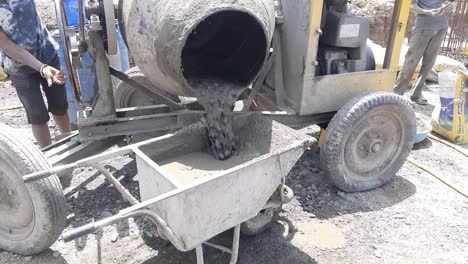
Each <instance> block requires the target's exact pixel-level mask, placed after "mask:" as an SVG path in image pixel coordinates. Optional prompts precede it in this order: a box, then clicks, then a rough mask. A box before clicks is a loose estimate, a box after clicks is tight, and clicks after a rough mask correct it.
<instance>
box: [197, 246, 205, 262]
mask: <svg viewBox="0 0 468 264" xmlns="http://www.w3.org/2000/svg"><path fill="white" fill-rule="evenodd" d="M196 252H197V264H204V263H205V261H204V260H203V245H199V246H198V247H197V248H196Z"/></svg>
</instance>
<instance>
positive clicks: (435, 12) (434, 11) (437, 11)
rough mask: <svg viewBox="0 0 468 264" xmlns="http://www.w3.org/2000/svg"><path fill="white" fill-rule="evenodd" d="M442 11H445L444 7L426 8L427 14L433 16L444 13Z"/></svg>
mask: <svg viewBox="0 0 468 264" xmlns="http://www.w3.org/2000/svg"><path fill="white" fill-rule="evenodd" d="M442 13H443V9H442V8H436V9H430V10H426V15H429V16H433V17H436V16H440V15H442Z"/></svg>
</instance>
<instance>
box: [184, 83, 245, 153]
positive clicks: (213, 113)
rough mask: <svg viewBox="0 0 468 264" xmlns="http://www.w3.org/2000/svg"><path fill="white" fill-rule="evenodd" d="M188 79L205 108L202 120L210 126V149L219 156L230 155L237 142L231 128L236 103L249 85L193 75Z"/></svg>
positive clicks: (208, 127)
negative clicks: (199, 77)
mask: <svg viewBox="0 0 468 264" xmlns="http://www.w3.org/2000/svg"><path fill="white" fill-rule="evenodd" d="M188 83H189V85H190V86H191V88H192V89H193V91H194V93H195V95H196V97H197V99H198V102H199V103H200V104H201V105H202V106H203V107H204V108H205V111H206V114H205V117H204V118H203V119H202V122H203V124H204V125H205V126H206V127H207V129H208V143H209V148H210V150H211V152H212V153H213V155H215V157H216V158H217V159H219V160H226V159H229V158H230V157H231V156H232V155H233V154H234V152H235V151H236V146H237V145H238V142H237V139H236V135H234V132H233V130H232V119H233V111H234V105H235V103H236V101H237V99H238V98H239V96H240V95H241V93H242V92H243V91H244V90H245V89H246V87H245V86H242V85H240V84H234V83H229V82H225V81H221V80H213V79H211V80H210V79H193V80H189V81H188Z"/></svg>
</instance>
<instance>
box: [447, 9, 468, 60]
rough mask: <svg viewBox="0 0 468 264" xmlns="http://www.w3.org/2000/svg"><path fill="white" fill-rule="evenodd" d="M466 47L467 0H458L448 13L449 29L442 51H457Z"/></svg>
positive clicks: (467, 38)
mask: <svg viewBox="0 0 468 264" xmlns="http://www.w3.org/2000/svg"><path fill="white" fill-rule="evenodd" d="M467 47H468V0H458V1H457V5H456V7H455V9H454V10H453V11H452V13H451V14H450V22H449V30H448V32H447V36H446V37H445V41H444V44H443V45H442V48H441V49H442V52H445V53H457V52H460V51H462V50H463V49H466V48H467Z"/></svg>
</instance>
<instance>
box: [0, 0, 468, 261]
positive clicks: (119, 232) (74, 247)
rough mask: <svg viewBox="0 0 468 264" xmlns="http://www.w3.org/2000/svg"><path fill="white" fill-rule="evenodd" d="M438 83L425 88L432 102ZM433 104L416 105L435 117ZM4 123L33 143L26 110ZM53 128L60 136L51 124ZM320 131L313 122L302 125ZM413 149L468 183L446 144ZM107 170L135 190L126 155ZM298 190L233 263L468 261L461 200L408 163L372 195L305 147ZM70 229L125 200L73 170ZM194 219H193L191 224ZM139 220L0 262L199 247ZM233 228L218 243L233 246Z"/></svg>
mask: <svg viewBox="0 0 468 264" xmlns="http://www.w3.org/2000/svg"><path fill="white" fill-rule="evenodd" d="M36 2H37V3H38V9H39V11H40V12H42V13H43V14H45V15H44V16H45V20H46V24H47V25H48V27H49V28H53V27H54V19H55V17H54V16H55V14H54V12H53V9H51V8H50V4H49V5H47V2H49V3H50V1H48V0H37V1H36ZM436 91H437V86H429V90H427V91H426V92H425V94H426V95H427V97H429V99H430V102H431V104H434V103H435V102H436V100H437V98H436V96H435V95H434V92H436ZM18 103H19V101H18V99H17V97H16V93H15V91H14V89H13V88H12V87H11V85H10V83H9V82H4V83H0V108H2V107H5V106H12V105H16V104H18ZM432 108H433V107H432V106H429V107H418V109H416V110H417V111H418V112H422V113H425V114H427V115H430V114H431V111H432ZM0 122H1V123H5V124H7V125H10V126H12V127H14V128H16V129H18V131H19V133H20V134H21V135H23V136H25V137H27V138H28V139H30V140H33V137H32V134H31V132H30V129H29V126H28V125H27V121H26V117H25V112H24V109H21V108H20V109H15V110H10V111H0ZM50 128H51V129H52V131H53V134H54V135H56V134H57V130H56V128H55V126H54V124H53V123H52V122H51V125H50ZM304 131H305V132H307V133H309V134H311V135H313V136H317V135H318V131H319V130H318V127H316V126H311V127H307V128H304ZM411 156H412V157H413V158H414V159H416V160H417V161H419V162H421V163H423V164H425V165H427V166H429V167H431V168H434V169H435V170H437V171H439V172H441V173H442V174H443V175H444V176H445V177H447V178H448V179H449V180H450V181H451V182H453V183H455V184H457V185H458V186H460V188H462V189H464V190H468V180H467V179H468V166H467V165H466V164H467V161H468V160H467V158H466V157H465V156H463V155H462V154H460V153H458V152H455V151H454V150H452V149H450V148H448V147H447V146H445V145H443V144H440V143H438V142H435V141H430V140H425V141H424V142H423V143H421V144H418V145H417V146H415V148H414V150H413V152H412V154H411ZM106 167H107V168H108V169H109V170H110V171H112V172H113V174H114V175H116V176H117V177H118V179H119V180H120V181H121V183H122V184H123V185H124V186H126V187H127V188H128V189H129V190H131V192H132V193H133V194H134V195H136V196H138V176H137V175H136V164H135V162H134V161H133V159H131V158H130V157H128V156H124V157H121V158H118V159H115V160H113V161H112V162H110V163H108V164H107V165H106ZM287 184H288V185H289V186H291V188H292V189H293V190H294V192H295V195H296V196H295V198H294V200H293V201H292V202H291V203H290V204H288V205H286V206H285V207H284V210H283V212H282V213H281V215H280V219H279V221H277V222H275V223H274V224H273V225H272V227H271V229H270V230H268V231H266V232H265V233H263V234H261V235H258V236H256V237H243V238H242V239H241V244H240V256H239V263H241V264H257V263H259V264H260V263H279V264H306V263H320V264H322V263H323V264H328V263H330V264H335V263H363V264H366V263H444V264H445V263H457V264H458V263H468V220H467V219H468V203H467V199H466V198H463V197H462V196H461V195H460V194H458V193H456V192H454V191H453V190H452V189H450V188H448V187H447V186H446V185H444V184H442V183H441V182H440V181H438V180H437V179H435V178H433V177H432V176H431V175H429V174H427V173H425V172H423V171H421V170H419V169H417V168H416V167H414V166H413V165H411V164H409V163H407V164H405V165H404V166H403V168H402V169H401V170H400V172H399V173H398V174H397V175H396V177H395V178H394V180H393V181H392V182H390V183H389V184H387V185H386V186H384V187H382V188H379V189H377V190H373V191H370V192H363V193H356V194H347V193H343V192H340V191H338V190H337V189H336V188H334V187H333V186H332V185H330V183H329V182H328V180H327V176H326V175H325V174H324V173H323V172H322V171H321V169H320V166H319V147H318V146H313V147H312V148H311V149H310V150H308V151H307V152H306V153H305V154H304V155H303V157H302V158H301V160H300V161H299V162H298V163H297V164H296V166H295V167H294V169H293V170H292V171H291V173H290V174H289V175H288V177H287ZM62 185H63V188H64V194H65V196H66V199H67V211H68V216H67V218H68V227H67V230H70V229H71V228H74V227H78V226H81V225H83V224H86V223H89V222H91V221H93V220H98V219H102V218H105V217H109V216H111V215H112V214H115V213H117V212H118V211H119V210H121V209H123V208H125V207H128V206H129V204H128V203H127V202H125V201H124V200H123V199H122V198H121V196H120V195H119V193H117V191H115V190H114V189H113V188H111V186H110V184H109V183H108V182H107V181H106V180H105V179H104V177H103V176H102V175H100V174H99V173H97V171H95V170H93V169H79V170H75V171H74V172H73V173H70V176H66V177H64V178H63V179H62ZM194 224H195V223H194ZM154 231H155V230H154V228H152V227H151V226H150V225H149V224H148V223H147V222H145V221H144V220H132V219H131V220H128V221H127V222H125V223H124V224H119V225H114V226H111V227H108V228H106V229H105V230H103V231H102V232H99V233H97V234H93V235H90V236H88V237H84V238H82V239H80V240H77V241H74V242H71V243H64V242H63V241H61V240H59V241H57V242H56V243H55V244H54V245H53V247H52V248H51V249H50V250H48V251H46V252H44V253H42V254H39V255H36V256H30V257H23V256H18V255H15V254H12V253H9V252H3V251H1V250H0V264H3V263H8V264H10V263H11V264H23V263H27V264H29V263H31V264H43V263H44V264H62V263H67V264H82V263H122V264H123V263H144V264H153V263H154V264H159V263H164V264H166V263H168V264H176V263H181V264H182V263H195V253H194V252H186V253H181V252H178V251H177V250H176V249H175V248H174V247H172V246H171V245H170V244H168V243H167V242H166V241H164V240H162V239H160V238H159V237H158V236H157V235H156V233H155V232H154ZM230 238H231V235H230V232H227V233H225V234H222V235H220V236H219V237H218V238H216V240H217V241H218V242H220V243H224V244H225V245H229V239H230ZM205 250H206V251H205V257H206V263H228V260H229V256H228V255H227V254H223V253H221V252H219V251H217V250H213V249H207V248H205Z"/></svg>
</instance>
